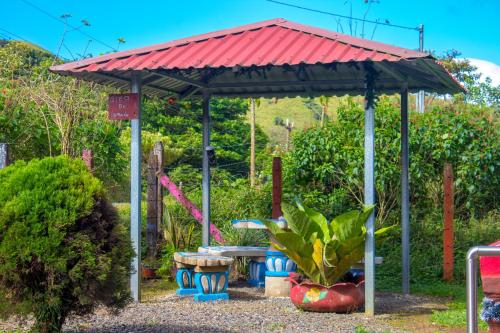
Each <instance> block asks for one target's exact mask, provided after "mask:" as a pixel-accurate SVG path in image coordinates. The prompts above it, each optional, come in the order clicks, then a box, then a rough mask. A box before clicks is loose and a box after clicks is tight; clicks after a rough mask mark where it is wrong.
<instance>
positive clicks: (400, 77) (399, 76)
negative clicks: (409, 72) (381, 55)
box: [373, 61, 408, 82]
mask: <svg viewBox="0 0 500 333" xmlns="http://www.w3.org/2000/svg"><path fill="white" fill-rule="evenodd" d="M373 64H374V65H375V68H377V69H379V70H380V71H382V72H384V73H386V74H388V75H389V76H392V77H393V78H394V79H396V80H397V81H401V82H406V81H407V80H408V77H407V76H406V75H405V74H403V73H401V72H400V71H398V70H397V69H394V68H393V67H391V66H390V65H389V64H386V63H385V62H383V61H381V62H374V63H373Z"/></svg>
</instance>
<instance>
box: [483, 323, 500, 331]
mask: <svg viewBox="0 0 500 333" xmlns="http://www.w3.org/2000/svg"><path fill="white" fill-rule="evenodd" d="M486 323H487V324H488V326H489V328H490V329H489V330H488V332H489V333H500V322H499V321H487V322H486Z"/></svg>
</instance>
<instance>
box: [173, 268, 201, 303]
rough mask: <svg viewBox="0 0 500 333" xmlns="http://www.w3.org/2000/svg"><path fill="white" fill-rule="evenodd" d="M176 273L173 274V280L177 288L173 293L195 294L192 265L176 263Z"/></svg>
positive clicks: (180, 294) (181, 294)
mask: <svg viewBox="0 0 500 333" xmlns="http://www.w3.org/2000/svg"><path fill="white" fill-rule="evenodd" d="M177 265H178V267H177V273H176V274H175V281H176V282H177V285H178V286H179V288H178V289H177V290H176V291H175V293H176V294H177V295H179V296H184V295H193V294H196V286H195V280H194V271H193V268H192V267H179V266H180V265H179V264H177Z"/></svg>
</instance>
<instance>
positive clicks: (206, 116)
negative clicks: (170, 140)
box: [202, 92, 210, 246]
mask: <svg viewBox="0 0 500 333" xmlns="http://www.w3.org/2000/svg"><path fill="white" fill-rule="evenodd" d="M208 146H210V95H209V94H208V93H207V92H203V166H202V168H203V180H202V210H203V227H202V245H203V246H210V164H209V160H208V152H207V147H208Z"/></svg>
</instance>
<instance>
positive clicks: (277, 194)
mask: <svg viewBox="0 0 500 333" xmlns="http://www.w3.org/2000/svg"><path fill="white" fill-rule="evenodd" d="M281 193H282V181H281V157H273V206H272V207H273V212H272V215H271V217H272V218H273V219H277V218H279V217H280V216H281V215H283V214H282V213H281Z"/></svg>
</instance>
